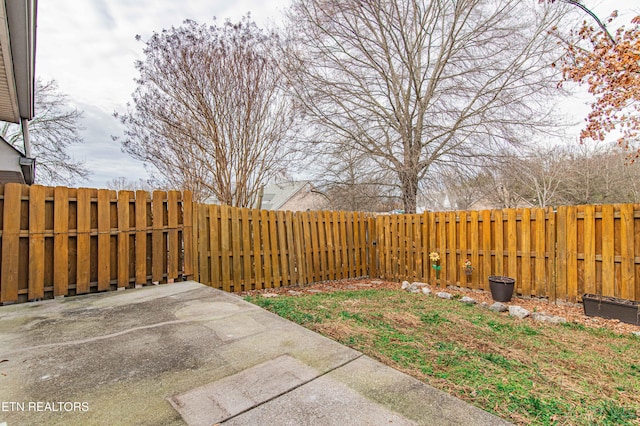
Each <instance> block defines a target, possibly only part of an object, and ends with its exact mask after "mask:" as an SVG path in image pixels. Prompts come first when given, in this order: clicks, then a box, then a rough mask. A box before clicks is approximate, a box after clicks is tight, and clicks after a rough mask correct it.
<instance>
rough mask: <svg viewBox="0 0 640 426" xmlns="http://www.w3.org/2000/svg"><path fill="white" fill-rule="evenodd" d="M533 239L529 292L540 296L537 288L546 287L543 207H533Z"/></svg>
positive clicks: (544, 218)
mask: <svg viewBox="0 0 640 426" xmlns="http://www.w3.org/2000/svg"><path fill="white" fill-rule="evenodd" d="M534 212H535V213H534V214H535V221H536V223H535V229H536V231H535V241H536V260H535V281H534V282H533V283H532V286H531V292H532V293H533V292H535V295H536V296H540V294H539V289H540V288H544V287H546V281H547V275H546V267H545V265H546V251H545V241H546V239H545V221H546V217H545V213H544V209H541V208H540V209H535V211H534Z"/></svg>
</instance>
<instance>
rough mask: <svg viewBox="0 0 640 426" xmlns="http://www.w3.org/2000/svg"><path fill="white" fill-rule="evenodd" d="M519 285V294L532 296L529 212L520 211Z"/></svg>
mask: <svg viewBox="0 0 640 426" xmlns="http://www.w3.org/2000/svg"><path fill="white" fill-rule="evenodd" d="M520 236H521V240H520V241H521V243H522V245H521V246H520V251H521V253H522V255H521V257H520V271H521V274H520V280H519V281H520V283H519V285H518V287H519V289H520V293H521V294H527V295H529V294H532V291H531V210H529V209H521V210H520Z"/></svg>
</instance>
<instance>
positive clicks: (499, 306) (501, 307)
mask: <svg viewBox="0 0 640 426" xmlns="http://www.w3.org/2000/svg"><path fill="white" fill-rule="evenodd" d="M489 310H490V311H494V312H506V311H508V310H509V308H508V307H507V305H505V304H504V303H500V302H496V303H494V304H493V305H491V306H489Z"/></svg>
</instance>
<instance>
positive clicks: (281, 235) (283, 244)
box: [276, 210, 290, 286]
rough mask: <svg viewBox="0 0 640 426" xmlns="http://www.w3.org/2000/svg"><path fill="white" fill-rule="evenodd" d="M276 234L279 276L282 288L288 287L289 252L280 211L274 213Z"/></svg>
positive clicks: (282, 213)
mask: <svg viewBox="0 0 640 426" xmlns="http://www.w3.org/2000/svg"><path fill="white" fill-rule="evenodd" d="M276 219H277V225H278V226H277V232H278V252H279V258H280V262H279V263H280V275H281V277H282V284H281V285H283V286H288V285H290V281H289V262H288V257H289V250H288V247H287V234H286V227H285V222H284V212H283V211H282V210H280V211H278V212H276Z"/></svg>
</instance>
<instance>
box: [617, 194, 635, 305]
mask: <svg viewBox="0 0 640 426" xmlns="http://www.w3.org/2000/svg"><path fill="white" fill-rule="evenodd" d="M634 237H635V229H634V217H633V205H632V204H625V205H622V206H620V258H621V264H620V282H619V288H620V291H619V293H617V295H616V296H617V297H621V298H623V299H632V300H633V299H634V298H635V291H634V290H635V282H634V281H635V242H634Z"/></svg>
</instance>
